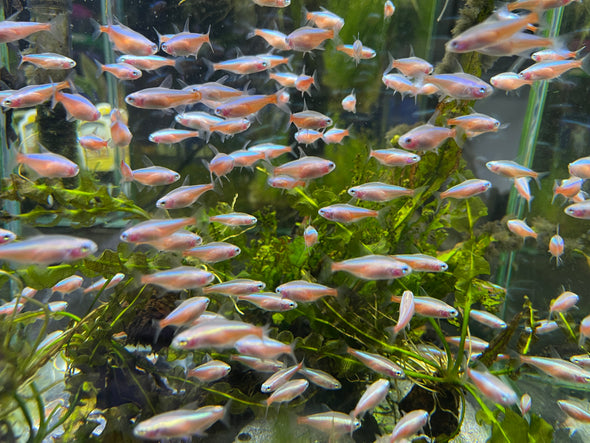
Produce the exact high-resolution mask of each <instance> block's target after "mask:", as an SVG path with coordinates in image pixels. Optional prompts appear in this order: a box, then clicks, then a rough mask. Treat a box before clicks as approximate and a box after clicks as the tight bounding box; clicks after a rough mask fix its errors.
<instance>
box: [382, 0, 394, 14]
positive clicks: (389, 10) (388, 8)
mask: <svg viewBox="0 0 590 443" xmlns="http://www.w3.org/2000/svg"><path fill="white" fill-rule="evenodd" d="M394 12H395V6H394V5H393V2H392V1H391V0H387V1H386V2H385V3H384V5H383V18H385V19H388V18H390V17H392V16H393V13H394Z"/></svg>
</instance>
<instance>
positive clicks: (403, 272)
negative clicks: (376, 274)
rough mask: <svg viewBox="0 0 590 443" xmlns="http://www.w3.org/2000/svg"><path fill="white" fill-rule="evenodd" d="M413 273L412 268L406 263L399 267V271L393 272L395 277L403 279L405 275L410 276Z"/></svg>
mask: <svg viewBox="0 0 590 443" xmlns="http://www.w3.org/2000/svg"><path fill="white" fill-rule="evenodd" d="M411 273H412V268H411V267H410V266H409V265H406V264H405V263H404V264H403V265H402V266H399V267H398V268H397V269H394V270H393V275H394V276H395V277H403V276H404V275H408V274H411Z"/></svg>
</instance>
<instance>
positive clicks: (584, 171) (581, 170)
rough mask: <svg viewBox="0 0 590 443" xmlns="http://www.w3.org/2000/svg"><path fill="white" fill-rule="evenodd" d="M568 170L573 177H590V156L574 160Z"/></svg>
mask: <svg viewBox="0 0 590 443" xmlns="http://www.w3.org/2000/svg"><path fill="white" fill-rule="evenodd" d="M567 168H568V171H569V173H570V175H571V176H572V177H571V178H573V177H577V178H581V179H587V178H590V157H582V158H579V159H577V160H575V161H573V162H571V163H570V164H569V165H568V166H567Z"/></svg>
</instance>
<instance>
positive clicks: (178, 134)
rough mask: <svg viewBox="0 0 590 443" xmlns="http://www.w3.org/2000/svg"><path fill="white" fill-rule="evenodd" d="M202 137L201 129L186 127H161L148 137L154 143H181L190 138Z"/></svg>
mask: <svg viewBox="0 0 590 443" xmlns="http://www.w3.org/2000/svg"><path fill="white" fill-rule="evenodd" d="M194 137H200V133H199V131H187V130H185V129H160V130H158V131H155V132H152V133H151V134H150V135H149V137H148V139H149V141H151V142H154V143H163V144H173V143H180V142H181V141H183V140H186V139H188V138H194Z"/></svg>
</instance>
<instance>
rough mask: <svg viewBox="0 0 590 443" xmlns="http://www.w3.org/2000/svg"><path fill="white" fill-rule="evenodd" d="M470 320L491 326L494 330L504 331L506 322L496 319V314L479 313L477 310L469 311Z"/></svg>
mask: <svg viewBox="0 0 590 443" xmlns="http://www.w3.org/2000/svg"><path fill="white" fill-rule="evenodd" d="M469 319H473V320H475V321H476V322H478V323H481V324H482V325H486V326H489V327H490V328H493V329H504V328H505V327H506V322H505V321H504V320H502V319H501V318H498V317H496V316H495V315H494V314H492V313H490V312H488V311H479V310H477V309H471V310H470V311H469Z"/></svg>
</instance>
